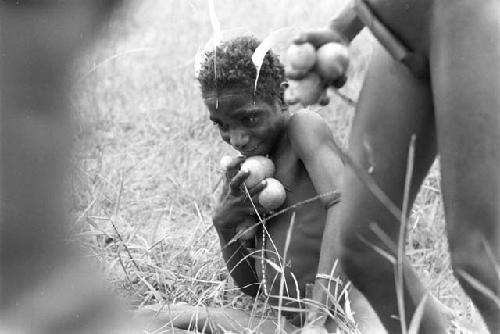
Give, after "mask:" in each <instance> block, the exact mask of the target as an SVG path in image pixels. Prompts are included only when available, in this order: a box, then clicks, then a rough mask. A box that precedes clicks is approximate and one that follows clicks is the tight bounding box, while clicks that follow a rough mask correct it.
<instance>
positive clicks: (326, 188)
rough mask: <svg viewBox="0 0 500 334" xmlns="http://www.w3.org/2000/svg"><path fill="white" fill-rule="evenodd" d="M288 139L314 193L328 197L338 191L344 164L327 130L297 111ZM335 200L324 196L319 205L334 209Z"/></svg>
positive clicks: (309, 114) (318, 120)
mask: <svg viewBox="0 0 500 334" xmlns="http://www.w3.org/2000/svg"><path fill="white" fill-rule="evenodd" d="M288 135H289V138H290V142H291V145H292V148H293V150H294V152H295V153H296V154H297V156H298V157H299V159H300V160H301V161H302V162H303V163H304V166H305V167H306V169H307V172H308V173H309V177H310V178H311V180H312V182H313V184H314V188H315V189H316V192H317V193H318V194H319V195H321V194H331V193H333V192H335V191H337V190H338V189H340V180H341V179H342V171H343V164H342V161H341V160H340V157H339V155H338V154H337V148H336V145H335V142H334V139H333V135H332V133H331V130H330V128H329V127H328V125H327V124H326V122H325V121H324V120H323V118H321V116H319V115H318V114H316V113H314V112H309V111H299V112H297V113H295V114H294V115H293V116H292V117H291V118H290V121H289V124H288ZM335 199H336V198H335V196H323V197H322V198H321V201H322V202H323V203H324V204H325V206H326V207H327V208H328V210H329V211H330V209H333V208H334V206H332V205H331V204H332V202H335Z"/></svg>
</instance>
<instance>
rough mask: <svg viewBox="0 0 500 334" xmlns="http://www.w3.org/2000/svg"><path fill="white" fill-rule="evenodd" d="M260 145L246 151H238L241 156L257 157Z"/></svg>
mask: <svg viewBox="0 0 500 334" xmlns="http://www.w3.org/2000/svg"><path fill="white" fill-rule="evenodd" d="M259 146H260V145H257V146H254V147H253V148H252V149H246V150H238V151H239V152H240V153H241V154H243V155H244V156H247V157H249V156H251V155H255V153H256V152H257V151H258V149H259Z"/></svg>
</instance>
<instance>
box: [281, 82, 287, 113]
mask: <svg viewBox="0 0 500 334" xmlns="http://www.w3.org/2000/svg"><path fill="white" fill-rule="evenodd" d="M287 88H288V81H283V82H282V83H281V84H280V96H279V97H280V103H281V109H282V110H285V109H287V105H286V103H285V90H286V89H287Z"/></svg>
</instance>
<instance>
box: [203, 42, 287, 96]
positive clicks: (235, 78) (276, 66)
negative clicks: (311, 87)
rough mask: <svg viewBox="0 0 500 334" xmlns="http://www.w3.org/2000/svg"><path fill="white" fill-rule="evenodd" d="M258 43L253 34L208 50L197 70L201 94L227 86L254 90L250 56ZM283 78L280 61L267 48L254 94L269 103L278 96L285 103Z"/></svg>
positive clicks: (253, 69) (253, 75) (253, 68)
mask: <svg viewBox="0 0 500 334" xmlns="http://www.w3.org/2000/svg"><path fill="white" fill-rule="evenodd" d="M259 44H260V41H259V40H258V39H256V38H255V37H251V36H244V37H237V38H234V39H232V40H229V41H226V42H223V43H222V44H221V45H219V46H217V48H216V50H215V52H214V51H213V50H212V51H209V52H207V53H206V54H205V59H204V61H203V63H202V64H201V67H200V71H199V73H198V81H199V83H200V85H201V91H202V93H208V92H213V91H215V92H217V91H221V90H223V89H228V88H243V89H249V90H252V91H253V88H254V85H255V76H256V75H257V71H256V69H255V66H254V64H253V62H252V55H253V53H254V51H255V49H256V48H257V46H259ZM214 57H215V62H214ZM214 65H215V69H216V70H217V73H216V72H215V70H214ZM284 81H285V70H284V66H283V64H282V63H281V62H280V60H279V58H278V56H277V55H275V54H274V53H273V52H272V51H268V52H267V53H266V56H265V57H264V60H263V62H262V66H261V68H260V74H259V80H258V81H257V89H256V92H255V95H256V96H260V97H262V98H264V99H265V100H266V101H269V102H272V101H274V99H275V98H278V99H279V100H280V102H281V103H284V99H283V88H282V85H281V84H282V83H283V82H284Z"/></svg>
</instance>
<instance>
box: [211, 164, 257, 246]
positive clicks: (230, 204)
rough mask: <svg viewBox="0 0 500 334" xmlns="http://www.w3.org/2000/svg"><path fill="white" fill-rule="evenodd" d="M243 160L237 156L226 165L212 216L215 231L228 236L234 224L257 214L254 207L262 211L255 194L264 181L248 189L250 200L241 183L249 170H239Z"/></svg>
mask: <svg viewBox="0 0 500 334" xmlns="http://www.w3.org/2000/svg"><path fill="white" fill-rule="evenodd" d="M244 160H245V159H244V158H243V157H238V158H236V159H235V160H234V161H233V162H232V163H231V164H229V166H228V167H227V170H226V177H225V180H224V186H223V188H222V189H223V190H222V194H221V197H220V200H219V203H218V204H217V205H216V207H215V212H214V216H213V224H214V226H215V229H216V230H217V232H218V233H219V234H223V235H224V236H226V237H229V238H231V237H233V236H234V235H235V233H236V226H238V224H239V223H241V222H242V221H243V220H244V219H245V218H248V217H249V216H255V215H256V214H257V213H256V212H255V209H257V211H258V212H259V214H261V213H263V212H264V209H263V208H262V206H261V205H260V204H258V200H257V195H258V193H259V192H261V191H262V190H263V189H264V188H265V186H266V184H265V181H262V182H261V183H259V184H257V185H256V186H255V187H253V188H252V189H248V195H250V197H251V199H252V200H250V198H248V195H247V192H246V191H245V188H244V185H243V182H245V180H246V179H247V177H248V176H249V172H248V171H241V170H239V167H240V166H241V164H242V163H243V161H244ZM252 202H253V205H252ZM254 205H255V208H254Z"/></svg>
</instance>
